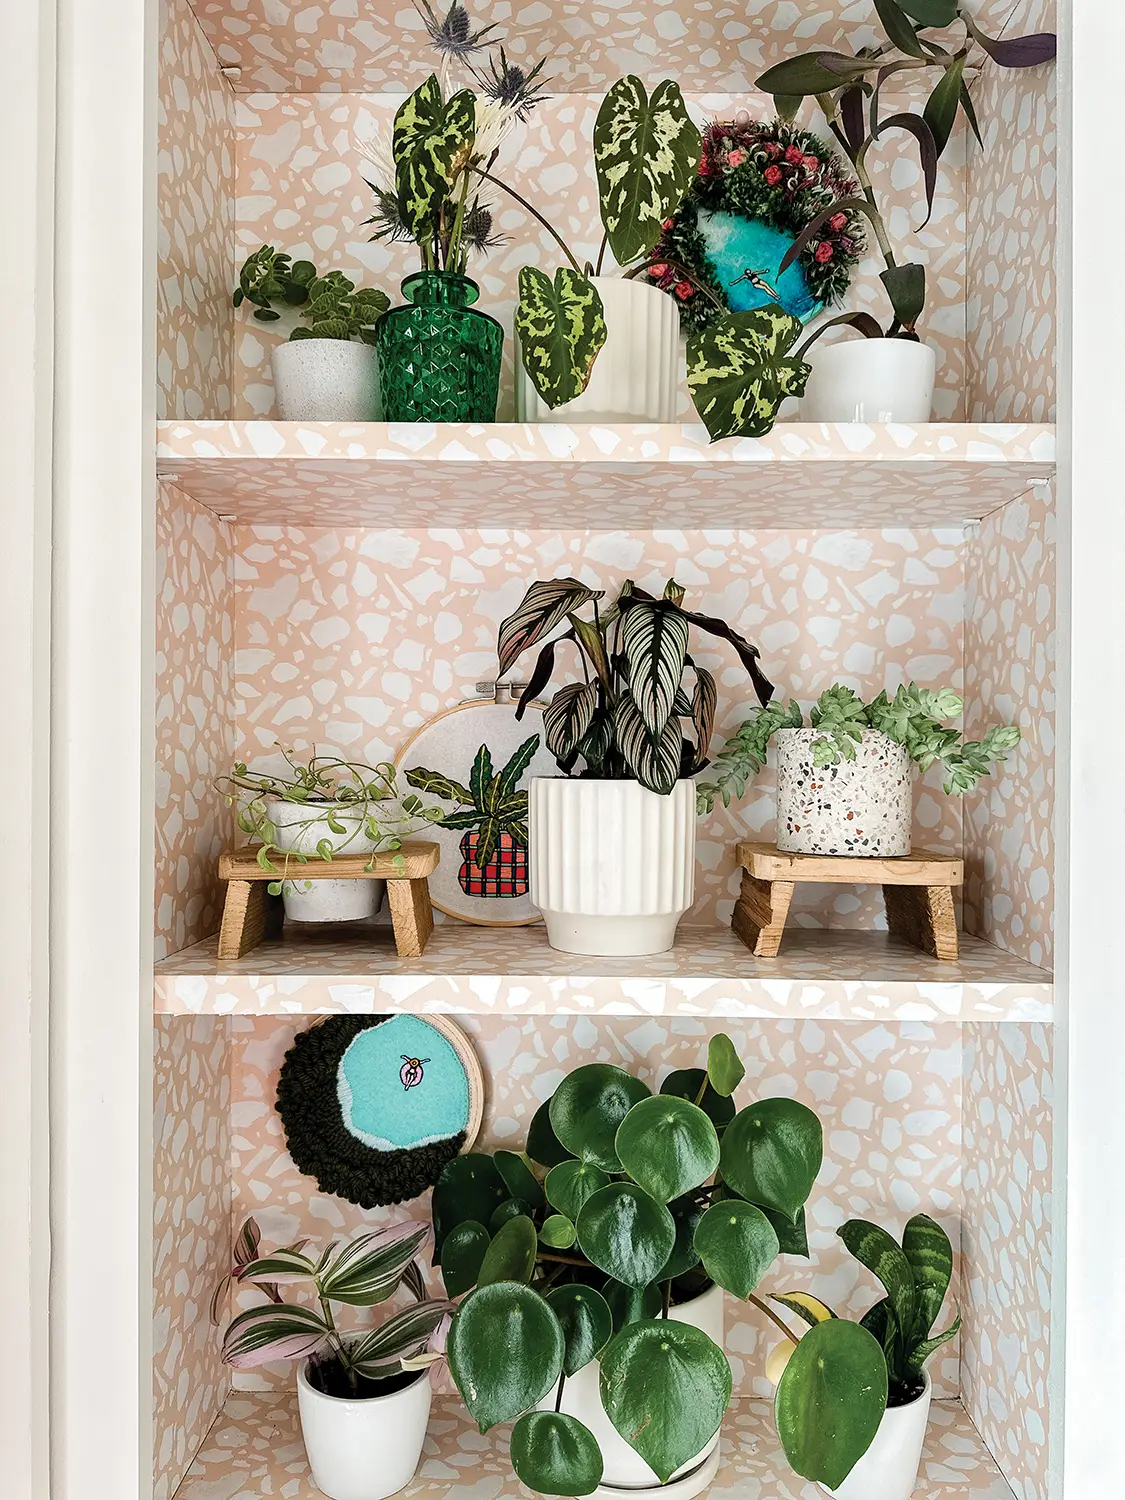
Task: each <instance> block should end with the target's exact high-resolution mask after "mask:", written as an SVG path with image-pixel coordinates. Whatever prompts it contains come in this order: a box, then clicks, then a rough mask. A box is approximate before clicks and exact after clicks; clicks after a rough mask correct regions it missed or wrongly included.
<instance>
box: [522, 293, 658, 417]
mask: <svg viewBox="0 0 1125 1500" xmlns="http://www.w3.org/2000/svg"><path fill="white" fill-rule="evenodd" d="M590 279H591V280H592V281H593V283H594V285H595V286H596V287H597V289H598V293H599V295H600V296H601V299H602V307H603V308H604V309H605V326H606V341H605V343H604V344H603V345H602V347H601V349H600V350H599V352H598V357H597V359H596V360H595V361H594V368H593V371H592V373H591V375H590V382H589V384H588V385H587V387H586V389H585V390H584V391H583V392H582V394H581V396H577V397H576V398H575V399H574V400H573V401H566V402H564V403H563V405H562V406H556V407H555V409H554V410H553V411H552V410H551V408H550V407H549V406H548V405H547V403H546V402H545V401H544V400H543V399H542V397H541V396H540V395H539V392H538V391H537V390H536V389H535V386H534V385H533V384H532V381H531V377H530V376H529V375H528V373H527V371H526V370H525V369H524V367H523V360H522V359H521V358H518V357H517V360H516V419H517V421H520V422H674V421H675V419H676V395H677V392H678V390H679V385H680V381H679V369H680V363H679V361H680V315H679V313H678V311H677V309H676V303H675V301H674V300H673V299H672V298H671V297H669V296H668V294H667V292H662V291H660V290H659V288H658V287H654V286H651V285H649V284H648V283H646V282H643V281H636V280H634V281H626V280H625V279H624V277H621V276H593V277H591V278H590ZM517 344H518V339H517Z"/></svg>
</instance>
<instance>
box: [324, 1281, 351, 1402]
mask: <svg viewBox="0 0 1125 1500" xmlns="http://www.w3.org/2000/svg"><path fill="white" fill-rule="evenodd" d="M316 1295H317V1298H318V1299H319V1301H320V1311H321V1313H322V1314H323V1316H324V1321H325V1323H327V1325H328V1342H329V1343H330V1344H331V1346H332V1348H333V1349H334V1350H335V1351H336V1358H337V1359H338V1360H339V1362H340V1364H341V1365H342V1366H343V1368H344V1371H345V1372H346V1374H347V1377H348V1384H349V1385H350V1386H351V1388H352V1390H353V1391H358V1390H359V1377H358V1375H357V1374H356V1372H355V1368H354V1366H353V1365H352V1363H351V1360H350V1359H349V1358H348V1351H347V1347H346V1345H345V1344H344V1341H343V1339H342V1338H341V1337H340V1335H339V1334H338V1333H337V1331H336V1320H335V1318H333V1316H332V1305H331V1303H330V1302H329V1301H328V1298H327V1297H325V1295H324V1294H323V1292H322V1291H321V1290H320V1286H319V1285H318V1286H317V1289H316Z"/></svg>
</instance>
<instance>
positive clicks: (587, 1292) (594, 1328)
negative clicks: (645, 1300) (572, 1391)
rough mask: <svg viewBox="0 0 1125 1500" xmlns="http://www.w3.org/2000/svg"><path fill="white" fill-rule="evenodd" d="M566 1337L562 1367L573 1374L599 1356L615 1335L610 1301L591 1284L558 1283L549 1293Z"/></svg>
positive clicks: (549, 1301)
mask: <svg viewBox="0 0 1125 1500" xmlns="http://www.w3.org/2000/svg"><path fill="white" fill-rule="evenodd" d="M547 1302H548V1303H549V1305H550V1308H551V1311H552V1312H553V1313H554V1315H555V1317H556V1318H558V1320H559V1326H560V1327H561V1329H562V1331H563V1338H564V1340H565V1341H566V1351H565V1353H564V1354H563V1371H564V1373H565V1374H567V1375H573V1374H575V1373H576V1371H578V1370H580V1369H581V1368H582V1366H583V1365H588V1364H589V1363H590V1361H591V1360H592V1359H596V1358H597V1356H598V1355H599V1354H600V1353H601V1352H602V1350H603V1349H604V1348H605V1346H606V1345H607V1344H608V1343H609V1341H610V1339H611V1338H612V1337H613V1314H612V1313H611V1312H610V1310H609V1303H608V1302H607V1301H606V1300H605V1298H604V1297H603V1296H602V1294H601V1292H596V1291H595V1290H594V1288H593V1287H591V1286H557V1287H555V1289H554V1291H551V1292H548V1293H547Z"/></svg>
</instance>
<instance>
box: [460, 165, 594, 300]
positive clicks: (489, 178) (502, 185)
mask: <svg viewBox="0 0 1125 1500" xmlns="http://www.w3.org/2000/svg"><path fill="white" fill-rule="evenodd" d="M473 171H474V172H475V173H476V174H477V176H478V177H483V178H484V180H485V182H491V183H492V185H493V187H498V188H499V189H500V190H501V192H504V193H507V194H508V196H509V198H514V199H515V200H516V202H517V203H518V204H519V205H520V206H521V207H522V208H526V209H527V211H528V213H529V214H530V215H531V216H532V218H533V219H538V220H539V222H540V224H542V226H543V228H544V229H545V230H546V231H547V233H548V234H549V235H550V236H551V238H552V239H553V240H554V241H555V243H556V244H557V245H558V247H559V249H560V250H561V251H562V253H563V254H564V255H565V256H566V258H567V260H568V261H570V264H571V265H572V266H573V267H574V269H575V271H576V272H577V273H578V275H579V276H581V275H582V267H581V266H580V265H579V264H578V262H577V261H576V260H575V258H574V256H573V255H572V254H571V252H570V247H569V246H568V245H567V243H566V241H565V240H564V239H563V237H562V235H561V234H559V232H558V231H557V230H556V229H554V228H553V227H552V226H551V225H550V224H549V223H548V222H547V220H546V219H545V218H544V217H543V215H542V214H541V213H540V212H539V210H538V209H537V208H533V207H532V205H531V204H530V203H529V202H528V201H527V199H526V198H524V197H521V195H520V194H519V193H517V192H516V190H515V188H510V187H509V186H508V184H507V183H506V182H501V180H500V178H499V177H493V175H492V173H491V172H486V171H485V170H484V168H483V167H474V168H473Z"/></svg>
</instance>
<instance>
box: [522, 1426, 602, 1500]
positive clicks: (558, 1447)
mask: <svg viewBox="0 0 1125 1500" xmlns="http://www.w3.org/2000/svg"><path fill="white" fill-rule="evenodd" d="M512 1468H513V1469H515V1471H516V1474H517V1476H518V1477H519V1478H520V1479H521V1480H522V1481H523V1483H524V1484H526V1485H527V1487H528V1489H532V1490H538V1491H539V1493H540V1494H543V1495H591V1494H593V1492H594V1490H596V1489H597V1487H598V1485H599V1484H601V1482H602V1451H601V1449H600V1448H599V1447H598V1444H597V1439H596V1438H595V1437H594V1434H593V1433H592V1432H591V1431H590V1429H589V1428H588V1427H584V1426H583V1425H582V1423H581V1422H580V1421H579V1420H578V1418H577V1417H568V1416H567V1415H566V1413H565V1412H559V1411H529V1412H527V1413H526V1414H525V1415H524V1416H522V1417H521V1418H520V1419H519V1421H518V1422H517V1423H516V1425H515V1426H514V1427H513V1428H512Z"/></svg>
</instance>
